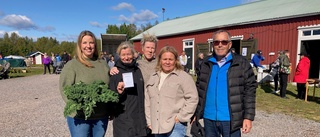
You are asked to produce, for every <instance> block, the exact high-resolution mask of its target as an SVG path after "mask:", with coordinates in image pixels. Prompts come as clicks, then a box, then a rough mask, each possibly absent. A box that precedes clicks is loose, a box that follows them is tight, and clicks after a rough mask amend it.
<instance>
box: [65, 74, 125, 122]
mask: <svg viewBox="0 0 320 137" xmlns="http://www.w3.org/2000/svg"><path fill="white" fill-rule="evenodd" d="M64 94H65V95H66V97H67V98H68V101H67V104H66V106H65V108H64V116H68V115H70V114H72V113H74V112H76V111H77V110H81V111H83V112H84V114H85V119H87V118H88V117H90V116H91V114H92V113H94V110H93V108H94V107H96V103H97V102H103V103H107V102H118V101H119V98H118V94H117V93H116V92H114V91H112V90H110V89H109V88H108V85H107V84H105V83H104V82H103V81H101V80H99V81H94V82H93V83H92V84H85V83H83V82H79V83H76V84H74V85H72V86H66V87H64Z"/></svg>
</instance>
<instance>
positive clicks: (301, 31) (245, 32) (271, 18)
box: [131, 0, 320, 81]
mask: <svg viewBox="0 0 320 137" xmlns="http://www.w3.org/2000/svg"><path fill="white" fill-rule="evenodd" d="M319 5H320V1H319V0H263V1H258V2H253V3H249V4H244V5H240V6H235V7H231V8H225V9H220V10H214V11H209V12H204V13H199V14H196V15H190V16H186V17H181V18H177V19H172V20H167V21H164V22H161V23H159V24H158V25H156V26H154V27H152V28H150V29H149V30H147V31H145V32H143V33H147V32H148V33H154V34H155V35H156V36H157V37H158V39H159V42H158V47H157V52H159V50H160V49H161V48H162V47H163V46H166V45H169V46H174V47H175V48H176V49H177V50H178V52H182V51H186V54H187V55H188V56H190V57H191V58H190V60H188V62H189V61H190V62H192V64H191V63H190V64H189V67H190V68H192V69H193V68H194V62H195V60H196V58H197V54H198V53H199V52H203V53H206V52H208V51H211V48H210V45H211V43H212V35H213V32H214V31H216V30H218V29H225V30H228V31H229V32H230V34H231V36H232V38H231V39H232V47H233V48H235V49H236V52H237V53H239V54H241V55H243V56H246V57H247V58H248V59H250V58H251V56H252V54H254V53H256V51H257V50H258V49H260V50H262V52H263V55H264V57H265V58H266V60H265V61H262V62H261V64H262V65H266V66H268V65H269V64H270V63H271V62H273V61H275V60H276V58H277V52H278V51H279V50H289V52H290V61H291V63H292V69H293V73H292V74H291V75H290V77H289V81H292V77H293V75H294V70H295V68H296V65H297V63H298V61H299V56H298V53H299V52H300V51H306V52H307V53H308V54H309V55H310V60H311V67H310V74H309V77H310V78H319V75H320V74H319V70H320V68H319V66H320V65H319V64H320V54H319V53H320V8H319ZM141 38H142V34H139V35H137V36H136V37H134V38H132V39H131V40H132V41H133V42H134V46H135V49H136V50H137V51H141V46H140V40H141ZM317 52H319V53H317Z"/></svg>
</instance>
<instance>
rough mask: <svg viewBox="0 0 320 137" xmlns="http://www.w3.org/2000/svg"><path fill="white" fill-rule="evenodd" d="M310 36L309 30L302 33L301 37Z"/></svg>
mask: <svg viewBox="0 0 320 137" xmlns="http://www.w3.org/2000/svg"><path fill="white" fill-rule="evenodd" d="M310 35H311V30H306V31H303V36H310Z"/></svg>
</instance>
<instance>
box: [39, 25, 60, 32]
mask: <svg viewBox="0 0 320 137" xmlns="http://www.w3.org/2000/svg"><path fill="white" fill-rule="evenodd" d="M37 30H39V31H42V32H52V31H55V30H56V28H55V27H53V26H46V27H37Z"/></svg>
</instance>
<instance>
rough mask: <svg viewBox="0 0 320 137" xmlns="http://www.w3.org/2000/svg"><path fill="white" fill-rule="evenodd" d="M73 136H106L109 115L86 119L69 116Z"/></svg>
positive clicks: (68, 120) (68, 121)
mask: <svg viewBox="0 0 320 137" xmlns="http://www.w3.org/2000/svg"><path fill="white" fill-rule="evenodd" d="M67 123H68V127H69V130H70V134H71V137H104V135H105V133H106V130H107V127H108V117H105V118H102V119H99V120H84V119H75V118H71V117H67Z"/></svg>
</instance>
